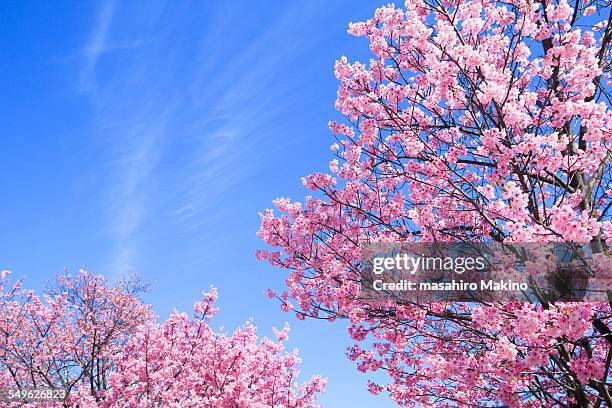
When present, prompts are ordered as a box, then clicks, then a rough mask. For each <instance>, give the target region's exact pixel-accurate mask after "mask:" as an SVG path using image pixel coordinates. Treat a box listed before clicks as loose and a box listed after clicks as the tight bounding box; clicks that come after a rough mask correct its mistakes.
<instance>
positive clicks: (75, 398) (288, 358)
mask: <svg viewBox="0 0 612 408" xmlns="http://www.w3.org/2000/svg"><path fill="white" fill-rule="evenodd" d="M1 289H2V290H1V291H0V296H1V297H2V299H1V300H0V334H1V343H0V386H2V387H7V388H11V389H24V390H25V389H28V388H39V389H40V388H51V389H58V390H59V389H64V390H67V398H65V399H64V400H63V401H35V402H32V401H31V400H30V401H27V400H21V401H4V402H2V404H4V405H2V406H14V407H22V406H31V407H41V406H47V407H60V406H62V407H81V408H110V407H116V408H119V407H126V406H131V407H194V408H195V407H207V406H214V407H220V408H223V407H233V408H234V407H237V408H242V407H244V408H247V407H249V408H250V407H295V408H305V407H315V406H316V400H317V399H318V396H319V395H320V393H321V392H322V391H323V388H324V385H325V384H324V381H323V380H322V379H321V378H320V377H318V376H317V377H314V378H312V379H311V380H310V381H308V382H306V383H305V384H302V385H300V384H298V383H297V375H298V365H299V363H300V360H299V359H298V357H297V355H296V353H295V352H293V353H287V352H285V351H284V348H283V341H284V340H285V339H287V333H288V328H285V329H284V330H282V331H277V330H274V332H275V335H276V337H277V340H276V341H272V340H269V339H265V338H264V339H258V338H257V336H256V334H255V328H254V327H253V326H252V325H251V324H249V323H247V324H245V325H243V326H242V327H240V328H238V329H237V330H236V331H235V332H234V333H233V334H231V335H226V334H223V333H216V332H214V331H213V330H212V329H211V328H210V327H209V325H208V324H209V321H210V318H211V317H212V316H213V315H214V313H215V312H216V308H215V307H214V301H215V300H216V297H217V294H216V291H215V290H212V291H211V292H209V293H205V294H204V297H203V299H202V300H201V301H199V302H197V303H196V304H195V305H194V310H193V316H192V317H189V316H188V315H187V314H184V313H179V312H174V313H172V315H171V316H170V317H169V318H168V320H166V321H164V322H163V323H155V315H154V313H153V312H152V311H151V308H150V307H149V306H147V305H144V304H143V303H142V302H141V301H140V299H139V293H141V292H142V291H143V290H144V289H145V287H144V286H143V285H142V284H140V282H139V281H137V280H136V281H133V280H132V281H121V282H119V283H118V284H114V285H113V284H111V283H110V282H108V281H107V280H105V279H104V278H103V277H102V276H100V275H94V274H92V273H89V272H86V271H81V272H80V273H79V274H78V275H76V276H70V275H67V274H64V275H60V276H59V277H58V278H57V282H56V283H55V285H54V286H52V287H51V288H49V289H47V290H46V292H45V293H44V295H43V296H42V297H39V296H38V295H36V294H34V293H33V292H32V291H28V290H24V289H22V288H21V284H20V283H19V282H18V283H17V284H10V283H9V282H8V281H7V279H6V278H5V276H3V277H2V286H1ZM3 396H6V395H3Z"/></svg>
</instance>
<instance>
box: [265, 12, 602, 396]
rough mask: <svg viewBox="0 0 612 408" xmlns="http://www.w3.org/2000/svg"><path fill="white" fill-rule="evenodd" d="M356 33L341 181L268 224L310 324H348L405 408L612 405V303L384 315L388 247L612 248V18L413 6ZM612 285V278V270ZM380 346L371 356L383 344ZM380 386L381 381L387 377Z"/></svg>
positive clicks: (341, 128)
mask: <svg viewBox="0 0 612 408" xmlns="http://www.w3.org/2000/svg"><path fill="white" fill-rule="evenodd" d="M349 32H350V33H351V34H352V35H355V36H358V37H365V38H366V39H367V41H369V43H370V50H371V52H372V54H373V55H372V58H371V59H370V60H369V61H368V62H367V63H361V62H349V60H348V59H347V58H346V57H342V58H340V59H339V60H338V61H337V62H336V64H335V74H336V77H337V78H338V81H339V83H340V85H339V90H338V97H337V100H336V108H337V110H338V111H339V112H340V113H341V114H342V115H343V116H344V117H345V120H343V121H341V122H331V123H330V128H331V130H332V132H333V133H334V134H335V136H336V139H337V143H334V144H333V145H332V146H331V150H332V151H333V152H334V155H335V157H334V158H333V159H332V160H331V161H330V166H329V171H328V172H326V173H314V174H311V175H309V176H307V177H305V178H304V179H303V182H304V185H305V186H306V187H307V188H308V189H310V190H312V191H313V193H312V195H311V196H308V197H307V198H306V200H305V202H303V203H301V202H292V201H290V200H288V199H285V198H282V199H278V200H276V201H275V202H274V205H275V206H276V208H277V210H278V212H280V214H278V213H275V212H274V211H273V210H266V212H265V213H263V214H262V215H261V219H262V225H261V229H260V230H259V233H258V234H259V236H260V237H261V238H262V239H263V241H265V242H266V243H267V244H269V245H270V246H272V247H274V248H275V249H274V250H269V251H268V250H266V251H259V252H258V257H259V258H261V259H266V260H268V261H269V262H270V263H272V264H273V265H275V266H278V267H280V268H283V269H285V270H287V272H288V275H289V276H288V278H287V280H286V283H287V288H286V290H285V291H284V292H282V293H279V294H275V293H273V292H270V296H274V295H276V296H277V297H278V298H279V299H280V300H281V303H282V308H283V309H285V310H293V311H295V313H296V314H297V316H298V318H302V319H303V318H306V317H315V318H319V319H329V320H334V319H338V318H343V319H347V320H348V322H349V333H350V336H351V337H352V339H353V340H355V341H356V344H355V345H354V346H353V347H351V348H350V349H349V352H348V357H349V358H350V359H352V360H354V361H356V363H357V367H358V369H359V370H360V371H363V372H368V371H377V370H383V371H385V372H386V373H387V374H388V377H389V381H387V382H383V383H374V382H372V383H371V384H370V390H371V392H373V393H375V394H378V393H380V392H383V391H384V392H387V393H388V394H389V396H390V397H391V398H392V399H393V400H394V401H396V402H397V403H398V404H399V405H402V406H416V407H418V406H441V407H445V406H446V407H454V406H473V407H485V406H486V407H491V406H495V407H519V406H528V407H545V406H546V407H548V406H559V407H574V406H580V407H600V406H612V397H611V393H612V389H611V386H612V379H611V376H610V363H611V361H612V349H611V344H612V332H611V331H610V329H609V326H610V316H611V315H610V305H608V304H607V303H605V304H602V303H586V302H584V303H552V302H547V301H543V302H539V303H538V302H534V303H526V302H520V303H519V302H510V303H503V304H499V303H471V304H466V303H449V304H441V303H428V304H419V303H414V302H400V301H395V302H390V301H389V302H387V303H382V304H378V305H374V304H372V303H369V302H364V301H363V300H362V299H363V297H362V296H360V290H361V285H360V284H361V279H362V275H361V274H360V263H361V262H362V258H361V255H362V251H361V248H362V247H363V245H364V244H369V243H373V242H413V241H419V242H430V241H452V242H457V241H458V242H464V241H465V242H503V243H512V242H559V241H572V242H578V243H583V244H584V243H585V244H587V245H588V246H589V247H590V250H591V251H592V253H593V256H594V257H595V258H597V257H599V258H605V257H606V256H607V253H608V245H607V244H606V242H610V241H611V240H612V221H611V214H610V208H611V207H612V186H611V185H610V180H611V176H612V174H611V171H610V158H611V152H610V147H611V146H612V139H611V138H612V134H611V127H612V112H611V111H610V103H611V101H610V91H611V88H610V72H609V71H610V51H609V50H610V41H611V40H612V15H611V14H610V7H609V3H608V2H599V1H592V2H583V1H575V2H572V3H571V4H570V3H568V2H567V1H566V0H561V1H556V0H555V1H532V0H510V1H506V2H498V1H494V0H472V1H463V0H449V1H447V0H431V1H429V0H407V1H406V2H405V5H404V7H403V9H400V8H396V7H394V6H392V5H391V6H387V7H381V8H379V9H377V10H376V12H375V14H374V16H373V17H372V18H371V19H370V20H368V21H365V22H359V23H352V24H350V28H349ZM607 268H608V269H610V265H609V264H608V267H607ZM366 340H367V341H366ZM379 378H380V377H379Z"/></svg>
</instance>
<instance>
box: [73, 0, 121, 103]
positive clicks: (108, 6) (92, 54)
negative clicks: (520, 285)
mask: <svg viewBox="0 0 612 408" xmlns="http://www.w3.org/2000/svg"><path fill="white" fill-rule="evenodd" d="M114 12H115V3H114V1H110V0H108V1H105V2H104V3H102V6H101V8H100V11H99V13H98V16H97V20H96V25H95V27H94V29H93V31H92V32H91V36H90V38H89V42H88V43H87V45H86V46H85V48H84V56H85V58H84V61H83V68H82V70H81V76H80V90H81V91H91V90H92V89H93V88H95V86H96V83H95V71H96V65H97V63H98V59H99V58H100V56H101V55H102V54H103V53H104V52H106V50H107V34H108V31H109V29H110V26H111V22H112V20H113V14H114Z"/></svg>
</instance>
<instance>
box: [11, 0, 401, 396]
mask: <svg viewBox="0 0 612 408" xmlns="http://www.w3.org/2000/svg"><path fill="white" fill-rule="evenodd" d="M376 5H377V4H376V3H373V2H357V1H343V2H341V1H333V2H330V1H322V0H320V1H291V2H286V1H276V2H271V1H269V2H263V1H262V2H252V1H251V2H238V1H228V2H221V1H218V2H213V1H209V2H204V1H200V2H194V3H188V2H168V3H163V2H115V3H113V2H100V3H85V2H64V3H61V2H37V1H26V2H21V1H13V2H1V3H0V21H1V24H0V33H1V34H0V42H1V43H2V50H3V52H2V57H1V58H0V81H1V84H2V95H1V96H0V98H2V109H0V129H1V131H2V138H1V140H2V144H1V148H0V162H1V163H2V166H3V171H2V172H0V189H1V191H2V204H1V211H0V223H1V225H2V232H1V233H0V269H9V270H12V271H13V274H14V275H16V276H26V278H27V285H28V286H31V287H34V288H40V287H41V286H42V285H43V284H44V282H45V281H47V280H48V279H50V278H51V277H52V276H53V275H54V274H55V273H57V272H60V271H61V270H62V269H63V268H64V267H65V266H66V267H68V268H70V269H72V270H76V269H78V268H79V267H81V266H83V265H84V266H86V267H87V268H88V269H90V270H92V271H95V272H100V273H104V274H105V275H107V276H109V277H111V278H116V277H117V276H119V275H120V274H121V273H122V272H136V273H139V274H140V275H142V276H143V277H144V278H145V280H147V281H149V282H152V291H151V293H149V294H148V295H147V296H146V300H147V301H148V302H150V303H152V304H154V305H155V309H156V310H157V311H158V312H159V313H160V314H161V315H162V316H165V315H167V314H168V313H169V312H170V311H171V310H172V308H177V309H180V310H189V309H190V308H191V305H192V304H193V302H194V301H195V300H196V299H197V298H198V297H199V295H200V293H201V292H202V290H205V289H207V288H208V287H209V286H210V285H211V284H212V285H215V286H216V287H217V288H218V289H219V292H220V302H219V305H220V307H221V312H220V313H219V316H218V318H217V319H216V320H215V322H216V324H217V325H221V324H223V325H224V326H225V327H226V328H227V329H232V328H234V327H236V326H237V325H238V324H240V323H241V322H243V321H245V320H246V319H248V318H253V320H254V322H255V324H256V325H257V326H258V327H259V333H260V334H261V335H271V332H270V328H271V327H272V326H275V327H279V328H280V327H282V326H283V324H284V322H285V321H289V323H290V324H291V326H292V332H291V335H290V337H291V339H290V341H289V347H291V348H292V347H295V348H298V349H299V350H300V354H301V357H302V358H303V360H304V362H303V365H302V371H303V375H304V377H306V376H310V375H312V374H314V373H320V374H322V375H323V376H324V377H327V378H328V379H329V385H328V392H327V394H326V395H325V396H324V398H323V399H322V402H323V403H324V404H325V405H326V406H329V407H373V406H376V407H385V406H392V404H390V403H389V402H388V401H387V400H386V399H385V398H381V397H379V398H376V397H373V396H370V395H369V394H368V393H367V391H366V389H365V385H366V378H365V377H364V376H363V375H362V374H360V373H358V372H357V371H356V369H355V368H354V366H353V365H352V363H350V362H349V361H348V360H347V359H346V358H345V357H344V351H345V347H346V346H347V345H348V344H349V343H350V341H349V339H348V336H347V334H346V332H345V329H344V323H343V322H337V323H335V324H333V325H330V324H328V323H324V322H320V321H307V322H297V321H296V320H295V319H294V318H293V316H291V315H290V314H286V313H283V312H281V311H280V309H279V307H278V304H277V303H276V302H275V301H273V300H270V299H267V298H266V297H265V296H264V295H263V291H264V289H266V288H268V287H273V288H278V287H280V286H281V285H282V282H283V279H284V277H285V275H284V274H283V272H282V271H280V270H276V269H273V268H272V267H270V266H269V265H267V264H265V263H262V262H258V261H257V260H255V257H254V253H255V250H256V249H257V248H260V247H261V246H262V244H261V243H260V242H259V240H258V239H257V237H256V235H255V232H256V231H257V229H258V226H259V218H258V215H257V214H258V212H259V211H262V210H263V209H265V208H266V207H269V206H270V205H271V204H270V203H271V200H272V199H274V198H276V197H279V196H286V197H290V198H292V199H297V200H300V199H302V198H303V197H304V196H305V195H306V194H307V192H306V191H305V190H304V189H303V187H302V186H301V182H300V178H301V177H302V176H304V175H306V174H308V173H310V172H312V171H315V170H323V169H326V168H327V163H328V160H329V158H330V153H329V150H328V147H329V145H330V144H331V143H332V142H333V138H332V135H331V134H330V132H329V130H328V129H327V122H328V121H329V120H330V119H335V118H337V117H338V116H337V113H336V112H335V111H334V109H333V104H334V99H335V93H336V88H337V83H336V80H335V78H334V76H333V62H334V60H335V59H336V58H338V57H340V56H341V55H347V56H349V58H361V59H363V58H367V56H368V53H367V43H366V42H365V40H363V39H355V38H352V37H350V36H349V35H348V34H347V33H346V28H347V24H348V22H349V21H358V20H360V19H364V18H367V17H369V16H370V15H371V14H372V13H373V11H374V9H375V7H376Z"/></svg>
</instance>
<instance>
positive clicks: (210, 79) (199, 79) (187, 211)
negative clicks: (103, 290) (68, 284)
mask: <svg viewBox="0 0 612 408" xmlns="http://www.w3.org/2000/svg"><path fill="white" fill-rule="evenodd" d="M121 7H122V8H123V7H124V5H123V4H121ZM125 7H128V8H129V6H125ZM121 12H122V14H121V16H122V15H126V16H127V15H129V16H130V18H131V19H132V20H134V19H137V18H141V20H140V21H139V24H140V25H138V27H139V28H138V29H135V30H132V31H130V30H127V31H126V30H125V21H122V19H121V18H120V15H119V14H118V10H117V6H116V5H115V4H114V3H112V2H106V3H105V4H104V5H103V7H102V8H101V9H100V11H99V15H98V19H97V22H96V25H95V27H93V29H92V32H91V35H90V36H89V41H88V44H87V46H86V47H85V53H84V58H83V59H84V61H83V69H82V72H81V76H80V82H81V88H82V89H83V90H87V91H88V93H89V95H90V96H91V98H92V99H93V100H94V105H95V108H96V112H97V116H98V117H97V123H98V130H99V131H98V133H99V139H100V141H99V143H101V144H103V145H104V146H105V150H106V161H107V168H108V172H107V173H106V174H103V175H101V178H102V179H103V180H104V184H105V185H104V186H103V187H102V190H103V191H104V192H105V199H104V201H105V202H106V205H105V207H106V208H107V214H108V231H109V233H110V234H111V237H112V240H113V242H114V245H113V249H112V254H111V260H110V261H109V268H110V270H111V271H112V272H113V273H118V272H139V268H140V266H139V259H141V257H142V256H141V255H142V254H141V251H142V248H143V246H146V242H148V241H150V239H151V236H150V234H151V233H152V231H155V228H156V227H155V225H156V224H159V223H160V222H162V221H165V222H166V223H167V224H169V223H173V224H174V230H175V231H177V232H179V233H184V234H190V235H189V236H190V237H193V239H186V240H185V243H184V245H191V246H194V247H195V246H197V245H199V244H201V242H198V241H197V239H198V238H199V239H209V238H210V235H209V236H207V237H204V238H202V236H203V234H202V233H203V232H206V231H208V232H209V231H210V229H211V228H210V227H211V226H214V225H216V224H217V222H215V221H216V218H218V217H221V216H223V215H222V213H223V211H224V207H226V206H225V204H224V203H227V202H229V200H228V197H227V195H228V194H229V191H230V190H231V189H232V188H235V187H236V186H237V185H239V184H240V183H241V182H244V180H246V179H248V177H249V174H250V173H251V172H252V170H253V168H254V167H256V166H257V165H258V162H259V161H260V160H264V159H265V158H263V157H261V156H258V155H257V154H254V152H255V153H256V152H261V151H262V150H266V151H269V150H270V149H269V148H267V149H262V147H261V145H262V144H264V143H265V142H266V140H267V139H272V138H273V137H274V135H275V132H278V131H279V127H278V125H277V124H276V123H275V115H277V114H278V112H277V111H278V110H277V109H276V105H277V104H278V103H279V101H280V100H286V95H284V94H283V93H284V92H286V90H285V88H284V87H278V86H274V81H275V80H276V75H275V74H274V71H275V70H277V69H278V68H279V67H281V66H282V64H283V61H287V60H288V59H289V58H292V55H293V56H296V53H297V52H298V51H297V46H298V45H299V42H300V41H303V40H301V39H299V38H286V37H285V38H279V37H278V33H279V32H291V31H292V30H291V25H292V24H295V21H297V20H299V18H298V17H302V19H303V17H304V13H305V10H304V5H303V4H302V5H295V6H290V7H288V8H287V9H286V12H285V13H284V14H282V15H281V17H280V18H278V19H275V20H274V21H275V23H274V24H272V25H270V26H269V27H267V28H266V29H264V30H262V31H258V32H257V35H254V36H252V37H248V36H245V37H242V38H239V39H234V40H233V41H238V43H236V44H228V45H220V44H224V43H223V40H224V38H225V37H226V36H227V30H228V27H231V26H232V25H233V24H236V21H234V20H232V21H229V20H228V18H227V17H224V16H215V18H208V21H210V22H211V23H210V24H209V25H208V26H207V27H206V30H205V38H203V39H201V40H199V41H197V42H196V43H197V44H200V47H195V48H188V47H185V48H181V47H180V46H179V45H177V44H176V42H177V38H175V35H176V30H177V27H181V25H182V24H183V23H184V19H185V17H186V15H188V14H189V13H188V12H187V11H186V10H184V11H183V14H181V12H177V13H176V14H172V15H170V16H168V15H161V12H160V14H157V15H155V13H152V15H151V14H147V13H144V16H143V15H139V16H136V15H134V13H129V12H126V10H123V9H122V10H121ZM234 18H241V17H239V16H238V15H236V16H234ZM130 23H133V21H130ZM120 28H121V29H122V31H121V32H120V33H119V32H114V31H111V29H112V30H115V29H116V30H119V29H120ZM111 34H112V35H111ZM190 34H191V33H190ZM110 37H112V38H113V40H115V41H116V40H117V39H118V38H121V40H122V41H124V43H126V44H134V43H137V40H134V39H133V38H132V37H138V38H147V39H153V40H150V41H149V40H148V41H149V42H148V43H147V44H146V47H142V49H140V50H139V51H138V52H133V50H132V49H131V48H132V47H124V48H122V50H123V51H126V52H122V53H117V54H115V53H113V54H112V55H110V54H109V55H108V56H105V58H108V63H109V66H110V67H111V69H110V70H109V71H106V72H105V71H101V70H99V72H96V66H97V65H98V62H99V59H100V58H101V56H102V55H104V54H105V53H108V52H109V51H110V50H111V49H112V50H115V49H116V48H115V47H112V45H111V44H109V38H110ZM236 46H239V47H240V48H239V49H238V50H237V52H233V53H228V52H227V49H228V48H232V47H236ZM271 47H272V48H274V49H275V50H276V52H274V53H270V52H267V51H268V50H269V49H270V48H271ZM264 55H265V58H262V56H264ZM105 62H106V61H105ZM105 66H106V65H105ZM119 67H120V69H118V68H119ZM112 68H115V69H112ZM298 98H299V97H298ZM173 149H174V150H173ZM177 151H178V152H179V154H180V156H178V159H177V156H175V155H174V153H176V152H177ZM158 233H159V231H158Z"/></svg>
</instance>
